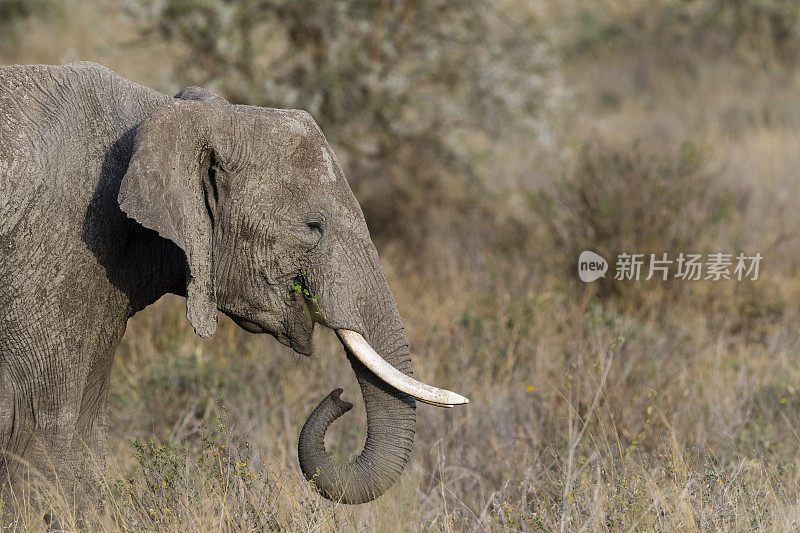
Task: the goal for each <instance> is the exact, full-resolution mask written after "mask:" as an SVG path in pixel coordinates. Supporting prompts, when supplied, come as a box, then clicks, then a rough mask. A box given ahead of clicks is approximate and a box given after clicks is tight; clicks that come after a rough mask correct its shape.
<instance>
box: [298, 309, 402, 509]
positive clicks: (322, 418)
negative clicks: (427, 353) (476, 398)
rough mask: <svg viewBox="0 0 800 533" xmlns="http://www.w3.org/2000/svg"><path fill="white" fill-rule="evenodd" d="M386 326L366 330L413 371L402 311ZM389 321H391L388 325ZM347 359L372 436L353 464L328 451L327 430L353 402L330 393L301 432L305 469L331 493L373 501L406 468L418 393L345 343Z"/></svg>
mask: <svg viewBox="0 0 800 533" xmlns="http://www.w3.org/2000/svg"><path fill="white" fill-rule="evenodd" d="M389 316H390V317H391V318H393V320H392V319H391V318H390V320H385V321H384V322H383V324H381V326H382V327H374V328H371V330H370V331H367V332H365V333H366V338H367V341H368V342H369V344H370V345H371V346H373V347H374V348H375V350H376V351H377V352H378V353H379V354H381V356H382V357H383V358H384V359H385V360H386V362H388V363H389V364H391V365H392V366H393V367H395V368H397V369H398V370H399V371H401V372H403V373H404V374H407V375H413V366H412V363H411V357H410V355H409V351H408V341H407V340H406V337H405V334H404V333H403V327H402V323H401V322H400V319H399V315H397V313H396V312H395V313H390V315H389ZM387 322H389V323H388V324H387ZM345 348H346V352H347V358H348V359H349V360H350V364H351V365H352V367H353V371H354V372H355V374H356V378H357V379H358V384H359V386H360V387H361V393H362V395H363V397H364V406H365V408H366V412H367V439H366V442H365V444H364V449H363V450H362V451H361V453H360V454H359V455H358V457H356V458H355V459H354V460H352V461H351V462H349V463H338V462H335V461H334V460H333V458H332V457H331V456H330V455H329V454H328V453H327V451H326V450H325V432H326V431H327V429H328V427H329V426H330V425H331V423H333V421H334V420H336V419H337V418H339V417H340V416H342V415H343V414H344V413H346V412H347V411H349V410H350V408H351V407H352V404H350V403H348V402H345V401H343V400H342V399H341V398H340V395H341V393H342V390H341V389H337V390H335V391H333V392H331V393H330V394H329V395H328V396H327V397H326V398H325V399H324V400H322V402H320V404H319V405H318V406H317V407H316V409H314V411H313V412H312V413H311V415H310V416H309V417H308V420H307V421H306V423H305V425H304V426H303V430H302V431H301V432H300V441H299V446H298V455H299V459H300V468H301V469H302V470H303V474H304V475H305V477H306V479H308V480H309V482H311V483H313V484H314V485H315V487H316V489H317V490H319V492H320V493H321V494H322V495H323V496H325V497H326V498H328V499H330V500H334V501H341V502H343V503H348V504H357V503H364V502H368V501H371V500H374V499H375V498H377V497H378V496H380V495H381V494H383V493H384V492H385V491H386V490H388V489H389V488H390V487H391V486H392V485H393V484H394V483H395V481H397V479H398V478H399V477H400V474H401V473H402V471H403V468H404V466H405V464H406V462H408V459H409V456H410V454H411V447H412V444H413V442H414V434H415V431H416V427H415V426H416V406H415V401H414V398H412V397H411V396H409V395H408V394H406V393H404V392H400V391H399V390H397V389H395V388H394V387H392V386H390V385H388V384H386V383H385V382H384V381H383V380H382V379H381V378H379V377H378V376H377V375H376V374H375V373H373V372H372V371H370V370H369V369H368V368H367V367H365V366H364V364H362V363H361V362H360V361H359V360H358V358H356V356H354V354H353V352H352V351H351V350H350V349H349V348H347V345H345Z"/></svg>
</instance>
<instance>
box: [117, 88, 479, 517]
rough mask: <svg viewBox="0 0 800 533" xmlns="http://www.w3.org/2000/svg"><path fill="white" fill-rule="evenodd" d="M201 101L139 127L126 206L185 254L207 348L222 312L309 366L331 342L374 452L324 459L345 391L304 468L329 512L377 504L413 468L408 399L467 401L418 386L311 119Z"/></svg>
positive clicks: (342, 183)
mask: <svg viewBox="0 0 800 533" xmlns="http://www.w3.org/2000/svg"><path fill="white" fill-rule="evenodd" d="M193 91H194V92H193ZM193 91H188V92H187V91H186V90H185V91H184V92H182V93H181V94H182V95H183V96H184V97H188V99H175V100H173V101H171V102H170V103H168V104H166V105H165V106H163V107H160V108H158V109H157V110H156V111H154V112H153V114H152V115H151V116H150V117H149V118H148V119H147V120H145V121H144V122H143V123H142V124H141V125H140V126H139V128H138V130H137V131H136V137H135V142H134V147H133V154H132V157H131V160H130V163H129V166H128V169H127V171H126V173H125V175H124V177H123V180H122V183H121V186H120V192H119V197H118V199H119V202H120V206H121V208H122V210H123V211H124V212H125V213H127V214H128V216H130V217H131V218H133V219H135V220H136V221H138V222H139V223H140V224H142V225H143V226H145V227H147V228H150V229H152V230H155V231H156V232H158V233H159V235H161V236H162V237H164V238H166V239H169V240H171V241H172V242H174V243H175V244H177V245H178V246H179V247H180V248H181V249H182V250H183V251H184V253H185V255H186V264H187V273H186V274H187V275H186V279H187V284H186V297H187V317H188V319H189V320H190V321H191V323H192V325H193V327H194V329H195V331H196V332H197V333H198V334H199V335H202V336H210V335H211V334H213V332H214V330H215V327H216V320H217V317H216V313H217V310H220V311H222V312H223V313H225V314H226V315H228V316H229V317H231V318H232V319H233V320H234V321H235V322H236V323H237V324H238V325H239V326H240V327H242V328H244V329H245V330H247V331H249V332H254V333H269V334H271V335H273V336H274V337H275V338H276V339H278V340H279V341H280V342H282V343H284V344H286V345H288V346H290V347H292V348H293V349H294V350H295V351H297V352H299V353H301V354H305V355H311V354H312V350H313V346H312V330H313V328H314V325H315V324H316V323H318V324H321V325H323V326H326V327H328V328H331V329H333V330H335V331H336V332H337V335H338V336H339V338H340V340H341V341H342V343H343V344H344V346H345V352H346V354H347V357H348V359H349V360H350V363H351V365H352V367H353V370H354V371H355V374H356V377H357V379H358V383H359V385H360V387H361V391H362V394H363V397H364V403H365V407H366V413H367V426H368V429H367V439H366V443H365V445H364V449H363V450H362V452H361V454H360V455H359V456H358V457H357V458H356V459H354V460H353V461H352V462H350V463H338V462H335V461H333V459H332V458H331V457H330V455H329V454H328V453H327V452H326V451H325V445H324V437H325V432H326V430H327V428H328V426H329V425H330V424H331V423H332V422H333V421H334V420H335V419H337V418H338V417H340V416H341V415H343V414H344V413H345V412H347V411H348V410H349V409H350V408H351V407H352V405H351V404H349V403H347V402H345V401H343V400H342V399H341V398H340V394H341V389H337V390H335V391H333V392H332V393H331V394H330V395H328V396H327V397H326V398H325V399H323V400H322V402H320V404H319V405H318V406H317V407H316V409H314V411H313V412H312V414H311V415H310V416H309V418H308V420H307V421H306V423H305V426H304V427H303V430H302V432H301V434H300V439H299V448H298V452H299V458H300V465H301V468H302V470H303V473H304V475H305V476H306V478H307V479H309V480H313V481H314V483H315V485H316V487H317V488H318V489H319V491H320V492H321V493H322V494H323V495H324V496H326V497H327V498H329V499H332V500H338V501H342V502H346V503H362V502H366V501H370V500H372V499H374V498H376V497H377V496H379V495H380V494H382V493H383V492H384V491H386V490H387V489H388V488H389V487H390V486H392V484H393V483H394V482H395V481H396V479H397V478H398V477H399V475H400V473H401V472H402V469H403V467H404V465H405V463H406V462H407V460H408V458H409V454H410V450H411V446H412V443H413V440H414V433H415V421H416V415H415V402H414V399H415V398H416V399H419V400H422V401H425V402H428V403H433V404H436V405H441V406H451V405H454V404H458V403H466V402H467V400H466V398H463V397H461V396H459V395H457V394H455V393H452V392H449V391H444V390H441V389H436V388H434V387H430V386H428V385H424V384H422V383H419V382H418V381H416V380H414V379H413V378H412V377H411V376H412V375H413V367H412V363H411V358H410V356H409V349H408V341H407V340H406V336H405V334H404V332H403V324H402V322H401V320H400V315H399V313H398V310H397V305H396V304H395V301H394V297H393V296H392V293H391V290H390V289H389V286H388V283H387V281H386V275H385V273H384V271H383V268H382V267H381V263H380V261H379V259H378V254H377V251H376V250H375V247H374V245H373V243H372V241H371V239H370V236H369V231H368V230H367V225H366V222H365V220H364V216H363V214H362V212H361V208H360V206H359V204H358V202H357V201H356V199H355V197H354V195H353V193H352V191H351V190H350V187H349V186H348V184H347V181H346V180H345V177H344V175H343V173H342V170H341V168H340V166H339V164H338V162H337V160H336V157H335V156H334V154H333V151H332V150H331V148H330V146H329V145H328V143H327V141H326V140H325V137H324V136H323V134H322V132H321V131H320V129H319V127H318V126H317V125H316V123H315V122H314V120H313V119H312V118H311V116H310V115H309V114H308V113H306V112H303V111H296V110H279V109H267V108H260V107H252V106H242V105H232V104H229V103H228V102H226V101H225V100H223V99H221V98H219V97H216V96H213V95H212V96H206V95H204V93H202V91H200V90H193ZM198 91H200V92H198ZM183 93H186V94H183ZM195 93H197V94H195Z"/></svg>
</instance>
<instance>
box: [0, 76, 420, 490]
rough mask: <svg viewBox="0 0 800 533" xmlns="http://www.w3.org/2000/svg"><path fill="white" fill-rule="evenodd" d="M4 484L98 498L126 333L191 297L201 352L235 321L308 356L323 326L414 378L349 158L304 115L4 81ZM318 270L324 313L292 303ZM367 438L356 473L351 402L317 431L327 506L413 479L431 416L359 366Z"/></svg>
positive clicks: (87, 80)
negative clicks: (345, 167) (141, 316)
mask: <svg viewBox="0 0 800 533" xmlns="http://www.w3.org/2000/svg"><path fill="white" fill-rule="evenodd" d="M0 250H1V252H0V451H2V456H0V480H2V482H0V483H2V485H0V487H2V488H3V489H4V490H5V491H6V492H7V493H10V494H13V491H14V489H15V488H17V487H20V486H21V485H22V484H23V480H27V479H29V477H30V473H31V472H32V471H34V472H38V473H40V474H41V475H42V476H44V478H45V479H49V480H53V479H58V480H59V483H61V484H62V485H63V486H64V487H65V490H64V492H65V493H66V494H77V495H78V499H79V500H86V499H88V500H97V499H98V498H99V496H98V495H96V494H93V493H92V489H91V487H92V486H93V483H92V480H90V479H87V476H86V473H87V472H92V471H95V470H96V469H95V468H91V466H92V465H93V464H94V463H95V462H99V463H100V464H101V466H102V463H103V462H104V461H105V456H106V451H107V434H108V387H109V373H110V370H111V365H112V360H113V357H114V351H115V349H116V347H117V345H118V344H119V342H120V339H121V338H122V336H123V333H124V332H125V326H126V322H127V320H128V319H129V318H130V317H132V316H133V315H134V314H136V313H137V312H138V311H140V310H142V309H143V308H145V307H146V306H148V305H150V304H151V303H153V302H155V301H156V300H158V299H159V298H160V297H161V296H162V295H164V294H166V293H174V294H178V295H182V296H186V301H187V318H188V319H189V321H190V322H191V324H192V326H193V327H194V329H195V331H196V333H197V334H199V335H201V336H204V337H207V336H210V335H212V334H213V333H214V330H215V327H216V322H217V310H219V311H222V312H223V313H225V314H227V315H228V316H230V317H231V318H232V319H233V320H234V321H235V322H236V323H237V324H239V326H241V327H242V328H244V329H246V330H247V331H250V332H253V333H269V334H271V335H273V336H274V337H275V338H277V339H278V340H279V341H280V342H282V343H284V344H286V345H288V346H291V347H292V348H293V349H294V350H296V351H297V352H299V353H302V354H305V355H311V353H312V329H313V327H314V325H315V323H320V324H322V325H324V326H326V327H328V328H332V329H337V330H350V331H354V332H358V333H360V334H362V335H363V336H364V338H365V339H366V341H367V342H368V343H369V344H370V345H371V346H372V347H373V348H374V349H375V351H376V352H377V353H379V354H380V355H381V356H382V357H383V359H384V360H385V361H387V362H388V363H389V364H391V366H393V367H395V368H396V369H398V370H400V371H401V372H403V373H405V374H407V375H412V374H413V368H412V364H411V359H410V357H409V351H408V341H407V340H406V337H405V334H404V332H403V324H402V322H401V320H400V315H399V314H398V311H397V306H396V304H395V301H394V297H393V296H392V293H391V291H390V289H389V286H388V284H387V281H386V276H385V274H384V271H383V268H382V267H381V264H380V261H379V259H378V254H377V252H376V250H375V247H374V246H373V244H372V242H371V240H370V236H369V232H368V230H367V226H366V223H365V221H364V217H363V215H362V212H361V209H360V207H359V205H358V202H357V201H356V199H355V197H354V196H353V194H352V192H351V190H350V188H349V186H348V184H347V182H346V180H345V178H344V176H343V174H342V171H341V168H340V166H339V164H338V162H337V161H336V157H335V155H334V154H333V152H332V151H331V148H330V147H329V145H328V143H327V142H326V140H325V138H324V136H323V134H322V132H321V131H320V129H319V128H318V127H317V125H316V123H315V122H314V120H313V119H312V118H311V116H310V115H309V114H307V113H305V112H303V111H295V110H278V109H267V108H259V107H252V106H241V105H232V104H229V103H228V102H227V101H225V100H224V99H222V98H220V97H219V96H217V95H215V94H213V93H212V92H210V91H207V90H205V89H202V88H198V87H189V88H186V89H184V90H183V91H181V92H180V93H179V94H178V95H176V96H175V97H174V98H171V97H169V96H168V95H165V94H162V93H159V92H157V91H154V90H151V89H149V88H147V87H144V86H141V85H137V84H135V83H133V82H130V81H128V80H126V79H124V78H122V77H121V76H119V75H117V74H115V73H114V72H112V71H111V70H109V69H107V68H104V67H102V66H100V65H97V64H92V63H71V64H69V65H65V66H8V67H0ZM300 271H303V272H304V275H303V283H304V288H305V289H306V290H307V291H308V292H309V294H313V295H314V303H315V306H316V308H317V310H318V311H321V312H317V313H315V314H313V315H312V313H310V312H309V309H308V302H307V301H306V299H305V298H304V296H303V295H302V292H303V291H293V290H290V286H291V285H292V283H293V281H294V280H296V279H297V277H298V272H300ZM348 358H349V359H350V362H351V364H352V367H353V370H354V371H355V374H356V377H357V378H358V382H359V385H360V387H361V391H362V393H363V397H364V402H365V406H366V411H367V421H368V427H369V432H368V437H367V441H366V444H365V446H364V449H363V451H362V452H361V454H360V455H359V456H358V457H357V458H356V459H355V460H354V461H353V462H351V463H349V464H344V463H336V462H334V461H333V460H332V459H331V457H330V456H329V455H328V454H327V453H326V451H325V447H324V436H325V431H326V429H327V427H328V426H329V425H330V423H331V422H332V421H333V420H335V419H336V418H338V417H339V416H341V415H342V414H344V413H345V412H346V411H347V410H348V409H349V404H348V403H347V402H344V401H343V400H341V399H339V394H338V391H334V392H333V393H331V395H330V396H328V397H327V398H326V399H325V400H323V401H322V402H321V403H320V404H319V406H318V407H317V408H316V409H315V410H314V412H313V413H312V415H311V416H310V417H309V419H308V421H307V422H306V426H305V428H304V430H303V432H302V437H301V439H300V446H299V453H300V463H301V466H302V468H303V471H304V474H305V475H306V477H308V478H313V479H314V480H315V484H316V486H317V487H318V488H319V489H320V491H321V492H322V494H324V495H325V496H326V497H328V498H331V499H334V500H340V501H343V502H347V503H361V502H366V501H369V500H372V499H374V498H375V497H377V496H378V495H380V494H382V493H383V492H384V491H386V490H387V489H388V488H389V487H391V486H392V484H393V483H394V482H395V481H396V480H397V478H398V477H399V476H400V474H401V472H402V470H403V467H404V465H405V463H406V462H407V460H408V457H409V453H410V451H411V447H412V444H413V441H414V433H415V402H414V399H413V398H412V397H411V396H409V395H408V394H405V393H402V392H400V391H398V390H396V389H394V388H392V387H390V386H388V385H386V384H385V383H383V382H382V381H381V380H380V379H379V378H378V377H377V376H376V375H375V374H373V373H372V372H370V371H368V370H367V369H366V368H365V367H364V366H363V365H362V364H361V363H360V362H359V361H358V360H357V359H356V358H355V357H354V356H353V354H352V353H351V352H348Z"/></svg>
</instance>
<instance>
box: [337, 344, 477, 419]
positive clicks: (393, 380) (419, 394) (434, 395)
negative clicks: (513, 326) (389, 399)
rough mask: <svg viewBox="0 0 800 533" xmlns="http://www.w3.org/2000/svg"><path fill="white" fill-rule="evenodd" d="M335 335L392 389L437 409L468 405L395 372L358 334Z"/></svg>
mask: <svg viewBox="0 0 800 533" xmlns="http://www.w3.org/2000/svg"><path fill="white" fill-rule="evenodd" d="M336 335H338V336H339V340H340V341H342V344H344V345H345V346H346V347H347V349H349V350H350V351H351V352H352V353H353V355H355V356H356V358H357V359H358V360H359V361H361V363H363V364H364V366H366V367H367V368H369V369H370V370H371V371H372V372H373V373H374V374H375V375H376V376H378V377H379V378H381V379H382V380H383V381H385V382H386V383H388V384H389V385H391V386H392V387H394V388H395V389H397V390H399V391H401V392H405V393H406V394H408V395H409V396H413V397H414V398H416V399H417V400H419V401H421V402H424V403H428V404H431V405H436V406H438V407H453V406H454V405H462V404H465V403H469V400H468V399H467V398H465V397H463V396H461V395H460V394H456V393H455V392H452V391H449V390H444V389H437V388H436V387H431V386H430V385H426V384H425V383H422V382H419V381H417V380H416V379H414V378H412V377H410V376H407V375H405V374H403V373H402V372H400V371H399V370H397V369H396V368H395V367H393V366H392V365H390V364H389V363H387V362H386V360H385V359H384V358H383V357H381V356H380V355H378V352H376V351H375V349H374V348H372V346H370V345H369V343H368V342H367V340H366V339H365V338H364V337H363V336H362V335H361V334H360V333H356V332H355V331H352V330H349V329H337V330H336Z"/></svg>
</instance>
